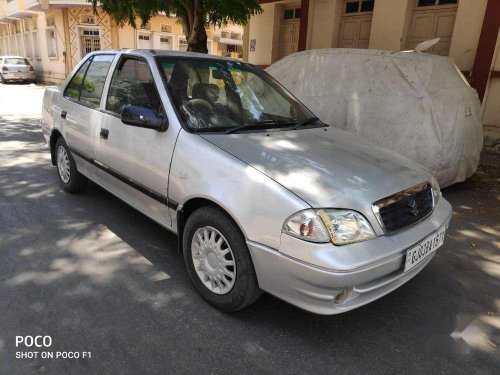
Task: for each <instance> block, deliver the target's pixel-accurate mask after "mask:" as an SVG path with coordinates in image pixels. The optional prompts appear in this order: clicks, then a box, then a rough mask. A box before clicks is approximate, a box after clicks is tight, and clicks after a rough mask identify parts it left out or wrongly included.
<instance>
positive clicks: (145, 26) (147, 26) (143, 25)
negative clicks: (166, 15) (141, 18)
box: [141, 22, 151, 30]
mask: <svg viewBox="0 0 500 375" xmlns="http://www.w3.org/2000/svg"><path fill="white" fill-rule="evenodd" d="M141 29H143V30H151V23H150V22H146V23H142V22H141Z"/></svg>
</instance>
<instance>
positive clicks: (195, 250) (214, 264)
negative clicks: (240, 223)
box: [191, 226, 236, 294]
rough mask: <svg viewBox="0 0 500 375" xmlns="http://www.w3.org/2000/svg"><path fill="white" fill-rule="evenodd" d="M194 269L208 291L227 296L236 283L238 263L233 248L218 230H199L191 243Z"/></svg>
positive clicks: (205, 228) (208, 228) (209, 228)
mask: <svg viewBox="0 0 500 375" xmlns="http://www.w3.org/2000/svg"><path fill="white" fill-rule="evenodd" d="M191 256H192V258H193V265H194V269H195V270H196V274H197V275H198V277H199V278H200V280H201V282H202V283H203V285H205V287H207V289H208V290H210V291H211V292H213V293H216V294H226V293H229V291H230V290H231V289H232V288H233V286H234V282H235V281H236V262H235V260H234V254H233V251H232V250H231V246H229V243H228V242H227V240H226V238H225V237H224V236H223V235H222V233H221V232H219V231H218V230H217V229H215V228H212V227H208V226H207V227H203V228H200V229H198V230H197V231H196V232H195V234H194V236H193V240H192V241H191Z"/></svg>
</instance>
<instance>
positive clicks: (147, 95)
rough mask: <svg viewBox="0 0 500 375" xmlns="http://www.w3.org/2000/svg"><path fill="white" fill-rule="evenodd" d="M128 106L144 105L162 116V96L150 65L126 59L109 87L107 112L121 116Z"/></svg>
mask: <svg viewBox="0 0 500 375" xmlns="http://www.w3.org/2000/svg"><path fill="white" fill-rule="evenodd" d="M127 104H134V105H143V106H146V107H149V108H151V109H153V110H154V111H155V112H156V113H158V114H162V113H163V109H162V105H161V100H160V96H159V95H158V91H157V90H156V86H155V83H154V80H153V75H152V74H151V70H150V69H149V67H148V64H147V63H146V62H144V61H142V60H138V59H135V58H130V57H125V58H123V59H122V60H121V61H120V63H119V64H118V65H117V67H116V70H115V72H114V73H113V78H112V79H111V83H110V85H109V93H108V98H107V100H106V110H108V111H110V112H113V113H116V114H120V112H121V110H122V108H123V107H124V106H125V105H127Z"/></svg>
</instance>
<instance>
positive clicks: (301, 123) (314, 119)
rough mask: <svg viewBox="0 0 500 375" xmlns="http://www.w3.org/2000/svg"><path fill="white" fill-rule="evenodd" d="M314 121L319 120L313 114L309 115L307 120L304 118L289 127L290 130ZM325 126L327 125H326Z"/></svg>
mask: <svg viewBox="0 0 500 375" xmlns="http://www.w3.org/2000/svg"><path fill="white" fill-rule="evenodd" d="M316 121H319V118H317V117H314V116H313V117H309V118H308V119H307V120H304V121H302V122H300V123H298V124H296V125H294V126H292V127H291V128H290V130H295V129H298V128H301V127H303V126H305V125H309V124H312V123H313V122H316ZM326 126H328V125H326Z"/></svg>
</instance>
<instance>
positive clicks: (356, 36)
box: [244, 0, 500, 140]
mask: <svg viewBox="0 0 500 375" xmlns="http://www.w3.org/2000/svg"><path fill="white" fill-rule="evenodd" d="M260 3H261V6H262V8H263V10H264V12H263V13H262V14H260V15H257V16H254V17H252V18H251V19H250V22H249V24H248V26H247V27H246V28H245V32H244V40H245V48H244V58H245V59H246V60H248V61H249V62H251V63H254V64H257V65H261V66H267V65H270V64H272V63H273V62H275V61H277V60H279V59H280V58H282V57H284V56H286V55H288V54H290V53H293V52H296V51H302V50H306V49H318V48H332V47H333V48H372V49H381V50H393V51H400V50H407V49H413V48H414V47H415V46H416V45H417V44H418V43H420V42H422V41H425V40H429V39H432V38H436V37H439V38H440V42H439V43H438V44H437V45H436V46H434V47H433V48H432V50H431V53H436V54H440V55H449V56H451V57H452V58H453V60H454V61H455V63H456V64H457V66H458V67H459V68H460V69H461V70H462V71H463V72H464V73H465V75H466V76H467V77H468V78H469V80H470V82H471V84H472V86H473V87H475V88H476V89H477V90H478V93H479V96H480V98H481V99H482V102H483V106H482V112H483V123H484V130H485V133H486V135H489V136H490V137H491V138H493V139H496V140H498V139H499V138H500V37H499V25H500V0H282V1H274V0H261V1H260Z"/></svg>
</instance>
